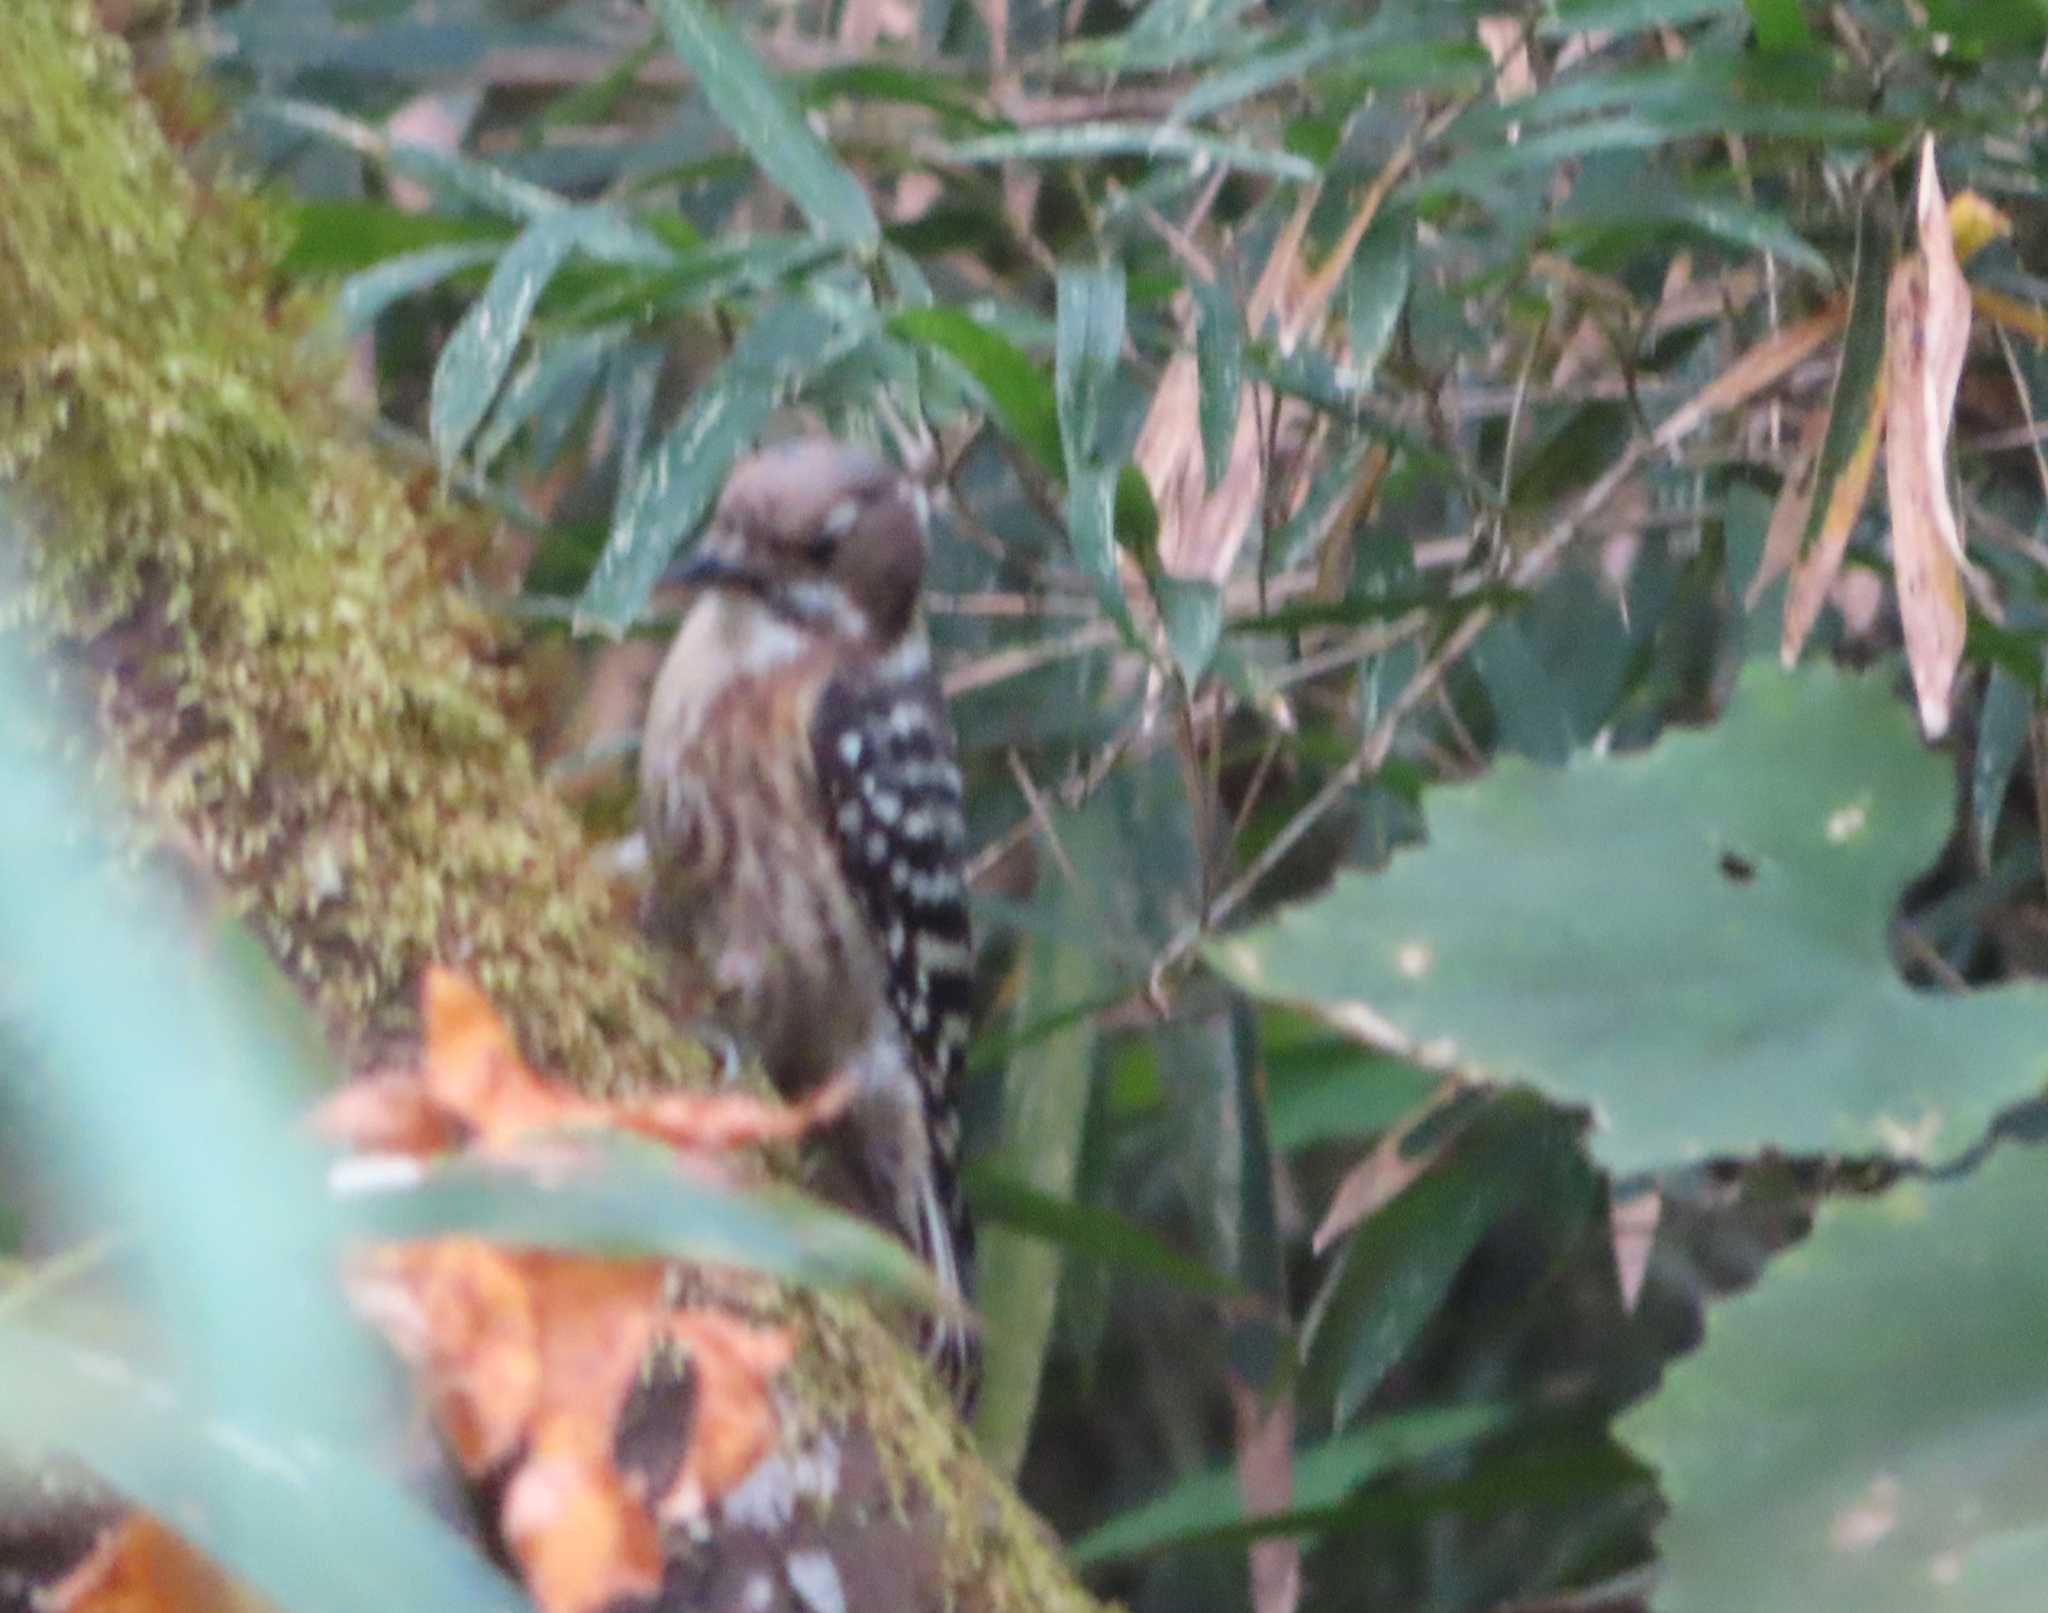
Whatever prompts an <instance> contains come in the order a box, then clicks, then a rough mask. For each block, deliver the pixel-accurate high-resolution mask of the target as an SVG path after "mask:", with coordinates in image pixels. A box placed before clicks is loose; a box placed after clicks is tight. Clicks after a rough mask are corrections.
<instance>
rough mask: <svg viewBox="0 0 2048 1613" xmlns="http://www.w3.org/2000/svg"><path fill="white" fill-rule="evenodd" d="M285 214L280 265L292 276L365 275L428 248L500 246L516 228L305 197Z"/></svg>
mask: <svg viewBox="0 0 2048 1613" xmlns="http://www.w3.org/2000/svg"><path fill="white" fill-rule="evenodd" d="M286 217H287V218H288V219H289V220H290V222H291V226H292V244H291V246H290V248H289V249H288V250H287V251H286V253H285V255H284V261H283V262H282V263H281V264H280V265H279V269H280V270H281V271H282V272H283V273H284V274H286V275H289V276H292V277H294V278H299V277H305V276H312V275H330V274H340V275H350V274H362V273H365V272H367V271H369V270H373V269H375V268H377V267H379V266H380V265H382V264H383V263H385V262H386V261H388V260H389V259H392V258H398V257H405V256H409V255H410V254H413V253H416V252H424V251H426V250H427V249H428V248H430V247H437V246H479V245H484V244H489V245H492V246H496V247H499V248H502V247H504V246H505V245H506V244H507V243H508V242H509V241H511V239H512V237H513V235H514V234H515V233H516V232H515V231H514V230H513V229H512V228H511V227H510V226H508V225H506V224H505V223H503V222H502V221H500V220H498V219H494V218H477V217H475V216H473V215H464V216H451V215H449V214H445V213H401V212H399V211H398V209H397V208H395V207H392V206H390V205H388V204H387V203H383V202H357V201H302V202H298V203H296V204H295V205H294V206H292V207H291V208H289V209H288V210H287V212H286Z"/></svg>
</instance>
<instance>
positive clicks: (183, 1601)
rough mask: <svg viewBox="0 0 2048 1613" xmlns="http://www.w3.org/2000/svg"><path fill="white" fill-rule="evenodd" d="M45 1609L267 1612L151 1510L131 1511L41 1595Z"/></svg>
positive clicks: (59, 1612) (49, 1612)
mask: <svg viewBox="0 0 2048 1613" xmlns="http://www.w3.org/2000/svg"><path fill="white" fill-rule="evenodd" d="M35 1605H36V1606H37V1607H38V1608H41V1609H43V1610H44V1613H265V1610H267V1609H268V1607H269V1604H268V1603H266V1602H264V1601H262V1600H261V1599H260V1598H258V1597H256V1596H254V1595H252V1594H251V1593H250V1592H248V1591H246V1590H244V1589H243V1588H242V1587H241V1586H240V1585H238V1584H237V1583H236V1582H235V1581H234V1580H232V1579H230V1578H229V1577H228V1576H227V1575H226V1574H223V1573H222V1572H221V1571H220V1570H219V1569H218V1568H216V1567H215V1566H214V1565H213V1562H212V1560H211V1559H209V1558H207V1557H204V1556H202V1555H200V1553H198V1552H196V1551H194V1550H193V1549H192V1548H191V1547H190V1546H188V1545H186V1544H185V1542H184V1541H182V1540H180V1539H179V1538H178V1537H177V1536H176V1535H174V1534H172V1533H171V1531H170V1530H168V1529H166V1528H165V1527H164V1526H163V1525H162V1524H160V1523H158V1522H157V1521H156V1519H154V1518H152V1517H150V1516H149V1515H148V1514H147V1513H143V1512H131V1513H129V1514H128V1515H127V1516H126V1517H125V1518H123V1519H121V1521H120V1522H118V1523H116V1524H115V1525H114V1526H113V1527H112V1528H110V1529H108V1530H107V1532H106V1533H105V1534H103V1535H101V1536H100V1538H99V1539H98V1541H96V1542H95V1543H94V1545H93V1548H92V1550H91V1551H90V1552H89V1553H87V1554H86V1557H85V1560H84V1561H83V1562H81V1563H79V1564H78V1566H77V1567H75V1568H73V1569H72V1570H71V1572H70V1573H68V1574H66V1575H65V1576H64V1577H63V1578H62V1579H60V1580H59V1581H58V1582H57V1583H56V1584H55V1585H52V1586H51V1587H50V1588H49V1589H48V1590H47V1591H45V1592H43V1593H42V1595H41V1596H40V1597H39V1598H38V1599H37V1601H36V1603H35Z"/></svg>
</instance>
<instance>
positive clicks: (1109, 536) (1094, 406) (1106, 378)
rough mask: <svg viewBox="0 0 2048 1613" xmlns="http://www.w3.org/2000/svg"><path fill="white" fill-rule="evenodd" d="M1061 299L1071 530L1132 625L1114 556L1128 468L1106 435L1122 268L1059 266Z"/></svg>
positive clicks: (1120, 330) (1104, 595)
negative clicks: (1122, 480) (1119, 495)
mask: <svg viewBox="0 0 2048 1613" xmlns="http://www.w3.org/2000/svg"><path fill="white" fill-rule="evenodd" d="M1056 303H1057V310H1058V312H1057V325H1056V328H1055V333H1054V340H1053V398H1054V402H1055V404H1056V406H1057V411H1058V416H1059V431H1060V456H1061V459H1062V462H1063V463H1064V464H1065V466H1066V471H1067V536H1068V540H1069V541H1070V542H1071V543H1072V544H1073V546H1074V556H1075V558H1076V559H1077V560H1078V561H1079V562H1080V564H1081V569H1082V570H1083V571H1084V572H1086V573H1087V575H1088V577H1089V579H1090V580H1091V581H1092V582H1093V583H1094V584H1095V588H1096V592H1097V594H1098V595H1099V596H1100V597H1101V599H1102V601H1103V604H1104V606H1105V607H1106V608H1107V609H1109V610H1110V611H1111V612H1112V613H1113V614H1115V615H1116V617H1117V619H1118V620H1119V621H1120V622H1123V623H1125V624H1128V622H1129V612H1128V609H1127V607H1126V606H1125V603H1124V597H1123V582H1122V579H1121V578H1120V577H1119V576H1118V573H1117V558H1116V484H1117V478H1118V476H1119V474H1120V473H1121V471H1122V469H1123V467H1122V465H1121V464H1120V463H1119V462H1118V461H1117V460H1116V459H1114V458H1113V457H1110V456H1109V455H1108V454H1106V453H1105V451H1104V446H1103V441H1102V439H1103V436H1104V426H1105V424H1106V414H1107V407H1106V406H1107V404H1108V401H1109V392H1110V387H1111V385H1112V383H1113V382H1114V381H1115V379H1116V373H1117V365H1118V363H1119V361H1120V360H1121V358H1122V354H1123V342H1124V275H1123V270H1122V269H1121V268H1116V267H1109V268H1071V267H1068V268H1062V269H1061V270H1060V272H1059V281H1058V286H1057V290H1056ZM1127 631H1128V626H1127Z"/></svg>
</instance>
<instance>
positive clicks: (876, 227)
mask: <svg viewBox="0 0 2048 1613" xmlns="http://www.w3.org/2000/svg"><path fill="white" fill-rule="evenodd" d="M654 14H655V16H656V18H657V19H658V20H659V21H660V23H661V26H662V29H663V31H664V32H666V33H667V35H668V38H669V43H671V44H672V45H674V46H675V50H676V54H677V55H678V56H680V57H681V58H682V59H683V61H684V62H685V63H686V64H687V65H688V67H689V69H690V71H691V72H693V73H695V74H696V75H697V83H698V85H699V87H700V88H701V89H702V90H703V91H704V98H705V100H707V101H709V102H710V103H711V109H712V111H714V112H716V113H717V114H718V117H719V121H720V122H722V123H723V124H724V125H725V126H726V128H727V129H729V130H731V131H732V134H733V137H734V138H735V139H737V140H738V141H739V142H740V144H741V145H743V146H745V147H746V148H747V152H748V154H749V155H750V156H751V157H752V158H753V159H754V161H755V162H757V163H759V164H760V165H761V171H762V172H763V173H765V174H766V175H767V176H768V177H769V178H770V179H772V180H774V181H775V183H776V184H777V185H779V186H780V187H781V188H782V190H783V191H784V192H785V193H786V194H787V195H788V196H789V199H790V200H791V201H793V202H795V203H796V205H797V206H798V207H799V208H800V209H801V210H802V211H803V215H804V217H806V218H807V219H809V220H810V222H811V228H812V229H813V230H815V231H817V233H818V234H820V235H822V236H824V237H826V238H827V239H828V240H832V241H835V242H838V243H840V244H841V245H844V246H848V247H851V248H853V249H854V250H855V251H857V252H862V253H867V252H872V251H873V250H874V249H875V247H876V246H877V245H878V244H879V243H880V241H881V238H882V227H881V225H880V223H879V222H877V220H876V218H875V210H874V208H873V207H871V206H870V205H869V204H868V197H867V192H866V191H865V190H864V189H863V188H862V187H861V183H860V181H859V180H857V179H856V178H854V176H853V175H852V174H851V173H850V172H849V171H848V170H847V169H846V168H845V167H844V166H842V165H841V163H840V161H839V159H838V158H837V157H835V156H834V155H833V154H832V152H831V150H830V148H829V147H827V146H826V144H825V142H824V141H822V140H820V139H819V138H818V137H817V135H815V134H813V133H812V132H811V126H810V125H809V124H808V123H806V122H805V121H804V117H803V114H802V113H801V112H800V111H798V110H797V107H796V104H795V101H794V100H793V99H792V98H791V96H790V94H789V93H788V91H787V90H786V89H785V88H784V87H783V85H782V84H781V82H780V81H779V80H778V79H777V78H776V77H775V76H774V75H773V74H772V73H770V72H769V71H768V69H767V68H766V67H765V66H763V65H762V63H761V59H760V57H758V56H756V55H755V54H754V52H753V49H752V48H751V47H750V46H749V45H748V44H747V42H746V41H745V40H744V39H742V38H741V37H740V36H739V34H738V33H736V32H735V31H734V30H733V28H732V27H731V25H730V24H728V23H727V22H726V21H725V20H724V19H723V18H721V17H719V16H718V15H717V14H716V13H714V12H713V11H712V10H711V9H710V8H709V7H708V6H705V5H701V4H699V3H698V0H654Z"/></svg>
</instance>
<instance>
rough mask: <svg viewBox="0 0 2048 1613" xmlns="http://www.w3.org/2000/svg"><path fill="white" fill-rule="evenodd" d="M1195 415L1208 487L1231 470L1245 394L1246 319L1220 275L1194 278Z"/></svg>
mask: <svg viewBox="0 0 2048 1613" xmlns="http://www.w3.org/2000/svg"><path fill="white" fill-rule="evenodd" d="M1190 285H1191V288H1192V289H1193V291H1194V294H1195V374H1196V378H1197V381H1198V383H1199V384H1198V387H1197V393H1196V410H1195V412H1196V418H1197V419H1198V420H1199V422H1200V425H1201V432H1202V474H1203V479H1204V480H1205V482H1206V483H1207V485H1208V488H1209V491H1210V492H1212V493H1213V492H1215V491H1216V484H1217V483H1219V482H1221V481H1222V480H1223V474H1224V472H1225V471H1227V470H1229V469H1230V449H1231V445H1232V444H1233V443H1235V442H1236V440H1237V416H1238V409H1239V406H1240V403H1241V401H1242V398H1243V394H1244V319H1243V316H1242V315H1241V314H1240V313H1239V312H1238V307H1237V299H1236V298H1235V297H1233V296H1232V295H1231V293H1230V288H1229V287H1228V286H1226V285H1225V284H1224V283H1223V282H1222V280H1220V279H1215V280H1204V279H1201V278H1199V277H1198V278H1196V279H1194V280H1193V281H1191V282H1190Z"/></svg>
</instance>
